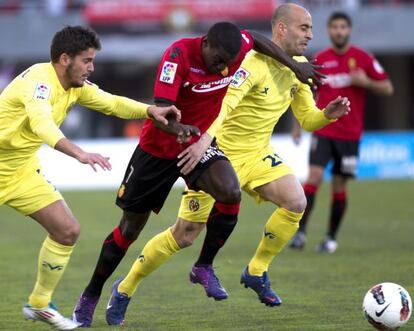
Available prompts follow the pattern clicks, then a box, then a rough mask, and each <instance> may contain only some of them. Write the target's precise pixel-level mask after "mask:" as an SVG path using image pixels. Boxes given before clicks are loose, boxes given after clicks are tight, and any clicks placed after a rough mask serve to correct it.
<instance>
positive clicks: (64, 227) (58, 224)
mask: <svg viewBox="0 0 414 331" xmlns="http://www.w3.org/2000/svg"><path fill="white" fill-rule="evenodd" d="M30 217H31V218H33V219H34V220H36V221H37V222H38V223H39V224H40V225H41V226H43V227H44V228H45V229H46V231H47V232H48V233H49V235H50V237H51V238H52V239H53V240H55V241H57V242H58V243H60V244H62V245H73V244H74V243H75V242H76V239H77V238H78V236H79V232H80V226H79V223H78V222H77V221H76V219H75V217H74V216H73V214H72V212H71V210H70V209H69V207H68V205H67V204H66V202H65V201H64V200H58V201H55V202H53V203H51V204H50V205H48V206H46V207H44V208H42V209H40V210H38V211H36V212H34V213H32V214H30Z"/></svg>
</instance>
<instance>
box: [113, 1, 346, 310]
mask: <svg viewBox="0 0 414 331" xmlns="http://www.w3.org/2000/svg"><path fill="white" fill-rule="evenodd" d="M272 28H273V36H272V39H273V42H274V43H276V44H277V45H278V46H279V47H280V48H282V49H283V50H284V51H285V52H286V53H287V54H288V55H290V56H292V57H293V56H300V57H297V58H296V59H297V60H300V61H306V59H305V58H304V57H302V56H301V55H302V54H303V52H304V51H305V49H306V46H307V44H308V42H309V41H310V40H311V39H312V20H311V16H310V14H309V13H308V12H307V11H306V10H305V9H304V8H303V7H300V6H297V5H293V4H287V5H282V6H280V7H278V9H277V10H276V11H275V13H274V15H273V17H272ZM289 106H292V109H293V112H294V115H295V116H296V118H297V119H298V121H299V123H301V125H302V126H303V127H304V128H305V129H307V130H315V129H318V128H321V127H322V126H324V125H327V124H329V123H330V122H332V121H334V120H336V119H337V118H339V117H341V116H343V115H345V114H347V113H348V112H349V102H348V100H347V99H346V98H337V99H335V100H333V101H332V102H331V103H330V104H329V105H328V106H327V107H326V109H324V110H322V111H321V110H319V109H318V108H317V107H316V106H315V102H314V100H313V95H312V92H311V90H310V87H309V86H308V85H306V84H304V83H301V82H300V81H299V80H298V79H297V78H296V77H295V75H294V73H293V72H292V71H291V70H290V69H289V68H287V67H285V66H283V65H281V64H280V63H279V62H277V61H275V60H273V59H270V58H267V57H266V56H263V55H261V54H259V53H257V52H255V51H251V53H249V54H248V55H247V57H246V59H245V60H244V61H243V63H242V65H241V67H240V68H239V70H238V71H237V72H236V74H235V76H234V79H233V82H232V86H231V87H230V88H229V90H228V92H227V94H226V96H225V98H224V101H223V104H222V108H221V113H220V115H219V117H218V118H217V120H216V121H215V122H214V123H213V124H212V126H211V127H210V128H209V130H208V131H207V133H205V134H203V136H202V137H201V140H199V141H198V142H197V143H195V144H193V145H191V146H190V147H188V148H187V149H186V150H184V151H183V152H182V153H181V154H180V155H179V157H180V158H181V160H182V161H181V162H180V163H179V165H183V168H182V171H183V172H184V173H188V172H189V171H191V169H192V168H193V167H194V165H195V164H197V162H198V161H199V160H200V158H201V157H202V155H204V153H205V152H206V150H207V149H208V146H210V143H211V141H212V137H214V136H216V137H217V143H218V145H219V146H220V148H222V149H223V151H224V152H225V153H226V155H227V156H228V158H229V160H230V161H231V163H232V165H233V167H234V168H235V170H236V172H237V174H238V176H239V179H240V184H241V187H242V189H243V190H245V191H246V192H248V193H249V194H250V195H252V196H253V197H254V198H255V199H256V200H257V201H258V202H261V201H270V202H273V203H274V204H276V205H277V206H278V207H279V208H277V209H276V211H275V212H274V213H273V214H272V215H271V216H270V218H269V220H268V222H267V224H266V227H265V231H264V236H263V238H262V241H261V242H260V244H259V247H258V249H257V252H256V254H255V256H254V257H253V259H252V260H251V262H250V263H249V265H248V267H247V268H246V270H245V271H244V272H243V275H242V282H243V283H245V284H246V286H248V287H251V288H253V289H254V290H255V291H256V292H257V293H258V295H259V298H260V300H261V301H263V302H264V303H266V304H267V305H270V306H275V305H279V304H280V303H281V300H280V298H279V297H278V296H277V295H276V294H275V293H274V292H273V290H272V289H271V287H270V283H269V280H268V278H267V269H268V266H269V264H270V262H271V260H272V259H273V258H274V257H275V256H276V255H277V254H278V253H279V252H280V251H281V250H282V248H283V247H284V245H285V244H286V243H287V242H288V241H289V239H290V238H291V237H292V236H293V234H294V233H295V232H296V230H297V228H298V223H299V220H300V218H301V216H302V214H303V211H304V209H305V206H306V199H305V196H304V194H303V190H302V187H301V185H300V183H299V182H298V180H297V179H296V177H295V176H294V175H293V172H292V170H291V169H290V168H289V167H288V166H287V165H286V164H285V163H283V161H282V160H281V159H280V158H279V157H278V156H277V154H276V153H275V152H274V150H273V149H272V147H271V146H270V142H269V140H270V137H271V135H272V131H273V128H274V126H275V124H276V123H277V121H278V119H279V118H280V117H281V116H282V115H283V114H284V113H285V112H286V111H287V109H288V107H289ZM223 121H224V123H223ZM222 123H223V125H221V124H222ZM217 130H218V131H217ZM216 132H217V134H216ZM213 205H214V200H213V199H212V197H211V196H210V195H208V194H206V193H204V192H202V191H198V192H196V191H192V190H188V189H187V190H186V192H185V195H184V196H183V199H182V202H181V207H180V211H179V215H178V220H177V221H176V223H175V224H174V225H173V226H172V229H171V233H172V236H170V237H169V239H168V240H167V241H166V240H164V237H165V232H162V233H160V234H158V235H156V236H155V237H153V238H152V239H151V240H150V241H149V242H148V243H147V244H146V245H145V247H144V248H143V250H142V252H141V254H140V255H139V258H138V259H137V260H136V261H135V263H134V265H133V266H132V268H131V270H130V271H129V273H128V275H127V276H126V277H125V279H124V280H123V281H122V282H120V283H119V285H117V284H118V283H115V284H116V285H117V286H118V287H117V292H119V293H121V294H122V295H123V298H118V299H117V300H116V302H117V306H118V307H117V309H118V310H119V311H121V310H122V313H125V311H126V307H127V305H128V302H129V300H130V298H131V296H132V295H133V293H134V292H135V291H136V289H137V286H138V285H139V283H140V282H141V281H142V280H143V279H144V278H145V277H146V276H148V275H149V274H150V273H151V272H153V271H154V270H155V269H156V268H158V267H159V266H160V265H161V264H162V263H163V262H165V261H166V260H168V258H169V257H170V256H172V255H173V254H174V253H176V252H178V251H179V250H180V249H182V248H184V247H187V246H189V245H191V244H192V242H193V241H194V239H195V238H196V237H197V236H198V234H199V233H200V231H201V230H202V229H203V228H204V226H205V223H206V222H207V218H208V216H209V214H210V211H211V209H212V208H214V207H213ZM218 212H219V211H218V210H216V213H218ZM216 213H211V214H210V215H212V216H210V219H209V220H208V222H207V236H206V240H205V242H204V246H203V249H202V252H201V256H200V258H199V260H198V261H197V263H196V264H195V266H194V267H193V270H192V272H191V273H190V280H191V281H192V282H194V283H200V284H202V285H203V286H204V288H205V290H206V292H207V295H208V296H213V297H215V296H214V293H215V292H217V291H220V290H221V291H223V290H224V289H223V288H221V289H219V288H217V286H218V284H219V282H218V281H217V279H216V278H215V276H214V273H213V272H208V270H212V262H213V258H214V256H215V255H216V253H217V251H218V250H219V248H220V247H221V246H222V245H223V244H224V242H225V241H226V239H227V238H228V236H229V235H230V233H231V231H232V230H233V226H232V227H227V226H226V224H223V223H221V224H217V223H216V222H215V221H216V216H215V214H216ZM166 231H170V229H167V230H166ZM199 265H202V266H203V268H198V266H199ZM206 265H208V266H209V268H207V271H206V272H204V273H200V272H199V270H198V269H203V270H206V268H205V266H206ZM110 302H111V303H113V302H115V301H110ZM113 309H114V307H111V310H109V309H108V310H107V316H108V312H109V313H111V311H112V310H113Z"/></svg>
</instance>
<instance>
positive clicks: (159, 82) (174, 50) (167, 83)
mask: <svg viewBox="0 0 414 331" xmlns="http://www.w3.org/2000/svg"><path fill="white" fill-rule="evenodd" d="M184 75H185V63H184V55H183V47H182V46H180V45H176V44H174V45H172V46H170V47H169V48H167V50H166V51H165V53H164V54H163V56H162V59H161V62H160V64H159V65H158V72H157V78H156V81H155V86H154V99H155V101H157V100H166V101H170V102H172V103H174V102H175V101H176V100H177V95H178V91H179V90H180V87H181V82H182V80H183V77H184Z"/></svg>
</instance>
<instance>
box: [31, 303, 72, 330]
mask: <svg viewBox="0 0 414 331" xmlns="http://www.w3.org/2000/svg"><path fill="white" fill-rule="evenodd" d="M23 316H24V318H25V319H26V320H32V321H34V322H35V321H41V322H45V323H47V324H49V325H51V326H53V327H54V328H55V329H56V330H62V331H63V330H75V329H76V328H77V327H78V324H77V323H76V322H74V321H72V320H70V319H69V318H66V317H63V316H62V315H61V314H60V313H59V312H58V311H57V310H56V307H55V306H54V305H53V303H50V304H49V307H45V308H33V307H32V306H31V305H29V304H26V305H24V307H23Z"/></svg>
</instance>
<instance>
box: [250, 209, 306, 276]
mask: <svg viewBox="0 0 414 331" xmlns="http://www.w3.org/2000/svg"><path fill="white" fill-rule="evenodd" d="M302 215H303V213H294V212H291V211H289V210H287V209H285V208H278V209H277V210H276V211H275V212H274V213H273V214H272V215H271V216H270V218H269V220H268V221H267V223H266V226H265V231H264V235H263V238H262V240H261V241H260V244H259V246H258V247H257V250H256V253H255V255H254V256H253V258H252V259H251V260H250V263H249V268H248V270H249V273H250V274H251V275H254V276H261V275H262V274H263V272H265V271H267V269H268V268H269V265H270V263H271V262H272V260H273V258H274V257H275V256H276V255H278V254H279V253H280V251H281V250H282V249H283V247H284V246H285V245H286V243H287V242H288V241H289V240H290V239H291V238H292V236H293V235H294V234H295V232H296V231H297V229H298V227H299V221H300V219H301V218H302Z"/></svg>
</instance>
